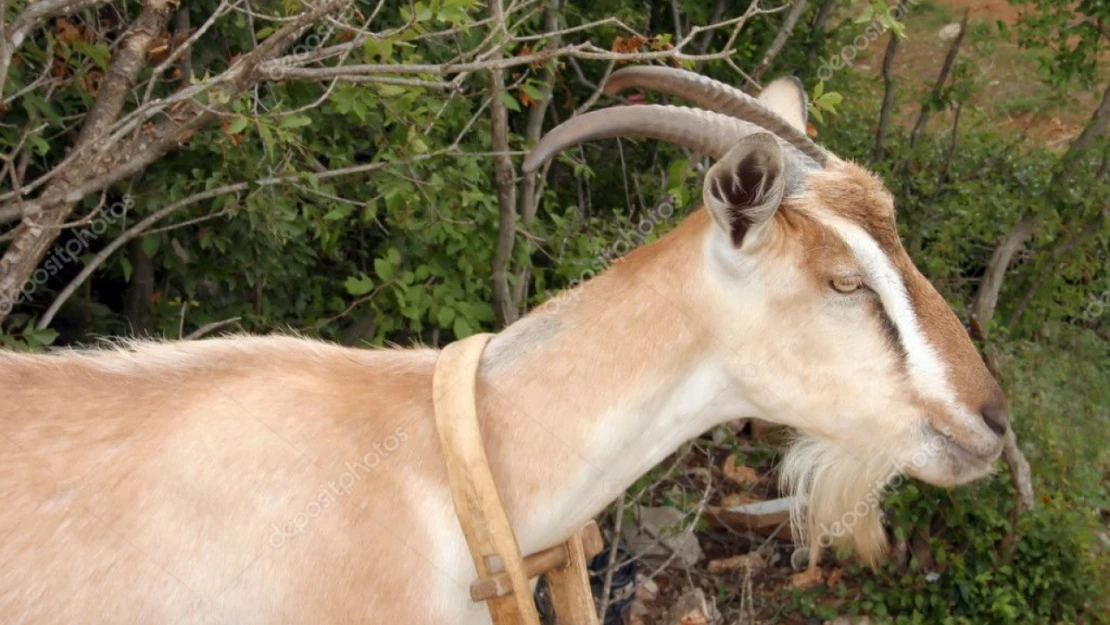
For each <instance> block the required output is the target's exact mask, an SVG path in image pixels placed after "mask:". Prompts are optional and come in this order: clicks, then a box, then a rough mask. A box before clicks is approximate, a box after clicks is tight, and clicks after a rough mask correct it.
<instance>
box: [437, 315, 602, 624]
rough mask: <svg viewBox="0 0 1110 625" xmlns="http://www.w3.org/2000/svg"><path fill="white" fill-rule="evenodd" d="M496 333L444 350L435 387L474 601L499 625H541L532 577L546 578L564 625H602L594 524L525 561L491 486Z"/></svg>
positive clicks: (442, 443)
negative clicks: (483, 366)
mask: <svg viewBox="0 0 1110 625" xmlns="http://www.w3.org/2000/svg"><path fill="white" fill-rule="evenodd" d="M492 336H493V335H491V334H476V335H474V336H471V337H469V338H466V339H463V340H461V341H457V342H455V343H452V344H450V345H448V346H447V347H445V348H444V349H443V351H442V352H441V353H440V356H439V360H438V361H437V362H436V370H435V375H434V377H433V381H432V400H433V404H434V406H435V418H436V428H437V430H438V431H439V442H440V446H441V447H442V449H443V458H444V462H446V464H447V476H448V479H449V480H450V482H451V496H452V498H453V499H454V502H455V514H456V515H457V516H458V517H459V525H461V526H462V530H463V535H464V536H465V537H466V544H467V546H468V547H469V548H470V555H471V557H472V558H473V559H474V568H475V569H476V570H477V571H478V580H477V581H475V582H474V583H473V584H472V585H471V588H470V594H471V598H472V599H473V600H475V601H486V602H487V607H488V608H489V612H490V616H491V617H492V619H493V622H494V624H495V625H540V620H539V615H538V613H537V612H536V604H535V601H534V600H533V598H532V586H531V584H530V583H529V581H528V580H529V578H530V577H535V576H537V575H541V574H546V575H547V580H548V585H549V587H550V589H551V596H552V602H553V603H554V604H555V614H556V617H557V618H558V619H559V623H560V625H597V622H598V621H597V614H596V610H595V609H594V604H593V594H592V593H591V591H590V582H589V577H588V574H587V570H586V560H587V558H589V557H591V556H593V555H596V554H597V553H598V552H600V551H601V549H602V541H601V533H600V532H599V531H598V528H597V524H596V523H594V522H592V521H591V522H590V524H589V525H587V526H586V528H585V529H583V531H581V532H579V533H578V534H575V535H574V536H571V537H570V539H569V540H567V542H565V543H564V544H562V545H558V546H556V547H552V548H550V549H547V550H544V551H542V552H540V553H537V554H535V555H532V556H529V557H528V558H527V559H525V558H522V557H521V555H520V547H519V545H518V543H517V540H516V534H514V533H513V528H512V526H511V525H510V524H509V518H508V516H507V515H506V513H505V507H504V505H502V503H501V497H500V495H499V494H498V493H497V485H496V484H495V483H494V481H493V473H492V472H491V471H490V467H489V459H488V458H487V457H486V451H485V448H484V447H483V445H482V435H481V431H480V430H479V426H478V412H477V403H476V397H475V394H476V386H477V377H478V364H479V362H480V360H481V356H482V351H483V350H484V349H485V347H486V343H488V342H489V340H490V338H492Z"/></svg>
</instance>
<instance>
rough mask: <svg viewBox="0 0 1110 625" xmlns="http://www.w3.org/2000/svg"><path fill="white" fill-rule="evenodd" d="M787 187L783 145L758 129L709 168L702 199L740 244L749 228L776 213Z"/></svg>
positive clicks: (715, 217)
mask: <svg viewBox="0 0 1110 625" xmlns="http://www.w3.org/2000/svg"><path fill="white" fill-rule="evenodd" d="M785 187H786V177H785V176H784V175H783V157H782V148H781V147H780V146H779V143H778V141H777V140H776V139H775V137H774V136H773V135H771V134H769V133H766V132H757V133H755V134H751V135H748V136H746V137H744V138H743V139H741V140H740V142H739V143H737V144H736V145H735V146H733V148H732V149H731V150H729V151H728V153H727V154H725V157H724V158H722V159H721V160H719V161H717V163H716V164H715V165H713V167H711V168H710V169H709V172H708V173H707V174H706V175H705V186H704V189H703V191H702V199H703V201H704V202H705V207H706V208H707V209H708V210H709V214H710V215H712V216H713V220H714V221H716V222H717V225H718V226H720V227H721V228H723V229H724V231H725V232H727V233H728V234H729V236H730V237H731V238H732V243H733V245H735V246H736V247H740V245H741V244H742V243H743V242H744V235H745V234H747V233H748V231H749V230H751V229H752V228H753V227H755V226H758V225H760V224H762V223H764V222H766V221H767V220H768V219H770V218H771V216H772V215H774V214H775V210H776V209H777V208H778V207H779V204H781V203H782V196H783V192H784V189H785Z"/></svg>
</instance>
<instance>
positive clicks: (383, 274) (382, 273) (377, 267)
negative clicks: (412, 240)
mask: <svg viewBox="0 0 1110 625" xmlns="http://www.w3.org/2000/svg"><path fill="white" fill-rule="evenodd" d="M393 269H394V267H393V265H392V264H390V262H389V261H388V260H386V259H384V258H375V259H374V273H376V274H377V275H378V277H379V278H381V279H382V280H389V279H391V278H393Z"/></svg>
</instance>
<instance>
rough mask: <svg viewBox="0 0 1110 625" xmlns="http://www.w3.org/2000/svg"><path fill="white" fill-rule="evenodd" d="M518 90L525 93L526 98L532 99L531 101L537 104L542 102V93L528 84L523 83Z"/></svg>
mask: <svg viewBox="0 0 1110 625" xmlns="http://www.w3.org/2000/svg"><path fill="white" fill-rule="evenodd" d="M520 90H521V91H523V92H524V93H527V94H528V97H529V98H532V100H533V101H536V102H539V101H541V100H543V92H542V91H540V90H539V89H536V88H535V87H533V86H532V85H530V84H528V83H524V84H523V85H521V86H520ZM506 106H508V105H506Z"/></svg>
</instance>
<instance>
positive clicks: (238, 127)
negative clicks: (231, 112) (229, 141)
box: [225, 117, 251, 135]
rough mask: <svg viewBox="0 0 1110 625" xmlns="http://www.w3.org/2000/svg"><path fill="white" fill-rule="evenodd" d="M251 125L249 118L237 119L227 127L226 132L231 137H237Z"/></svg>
mask: <svg viewBox="0 0 1110 625" xmlns="http://www.w3.org/2000/svg"><path fill="white" fill-rule="evenodd" d="M250 123H251V120H250V118H248V117H236V118H235V119H233V120H231V123H229V124H228V125H227V130H226V131H225V132H226V133H227V134H229V135H237V134H239V133H240V132H243V131H244V130H246V129H247V126H248V125H250Z"/></svg>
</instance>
